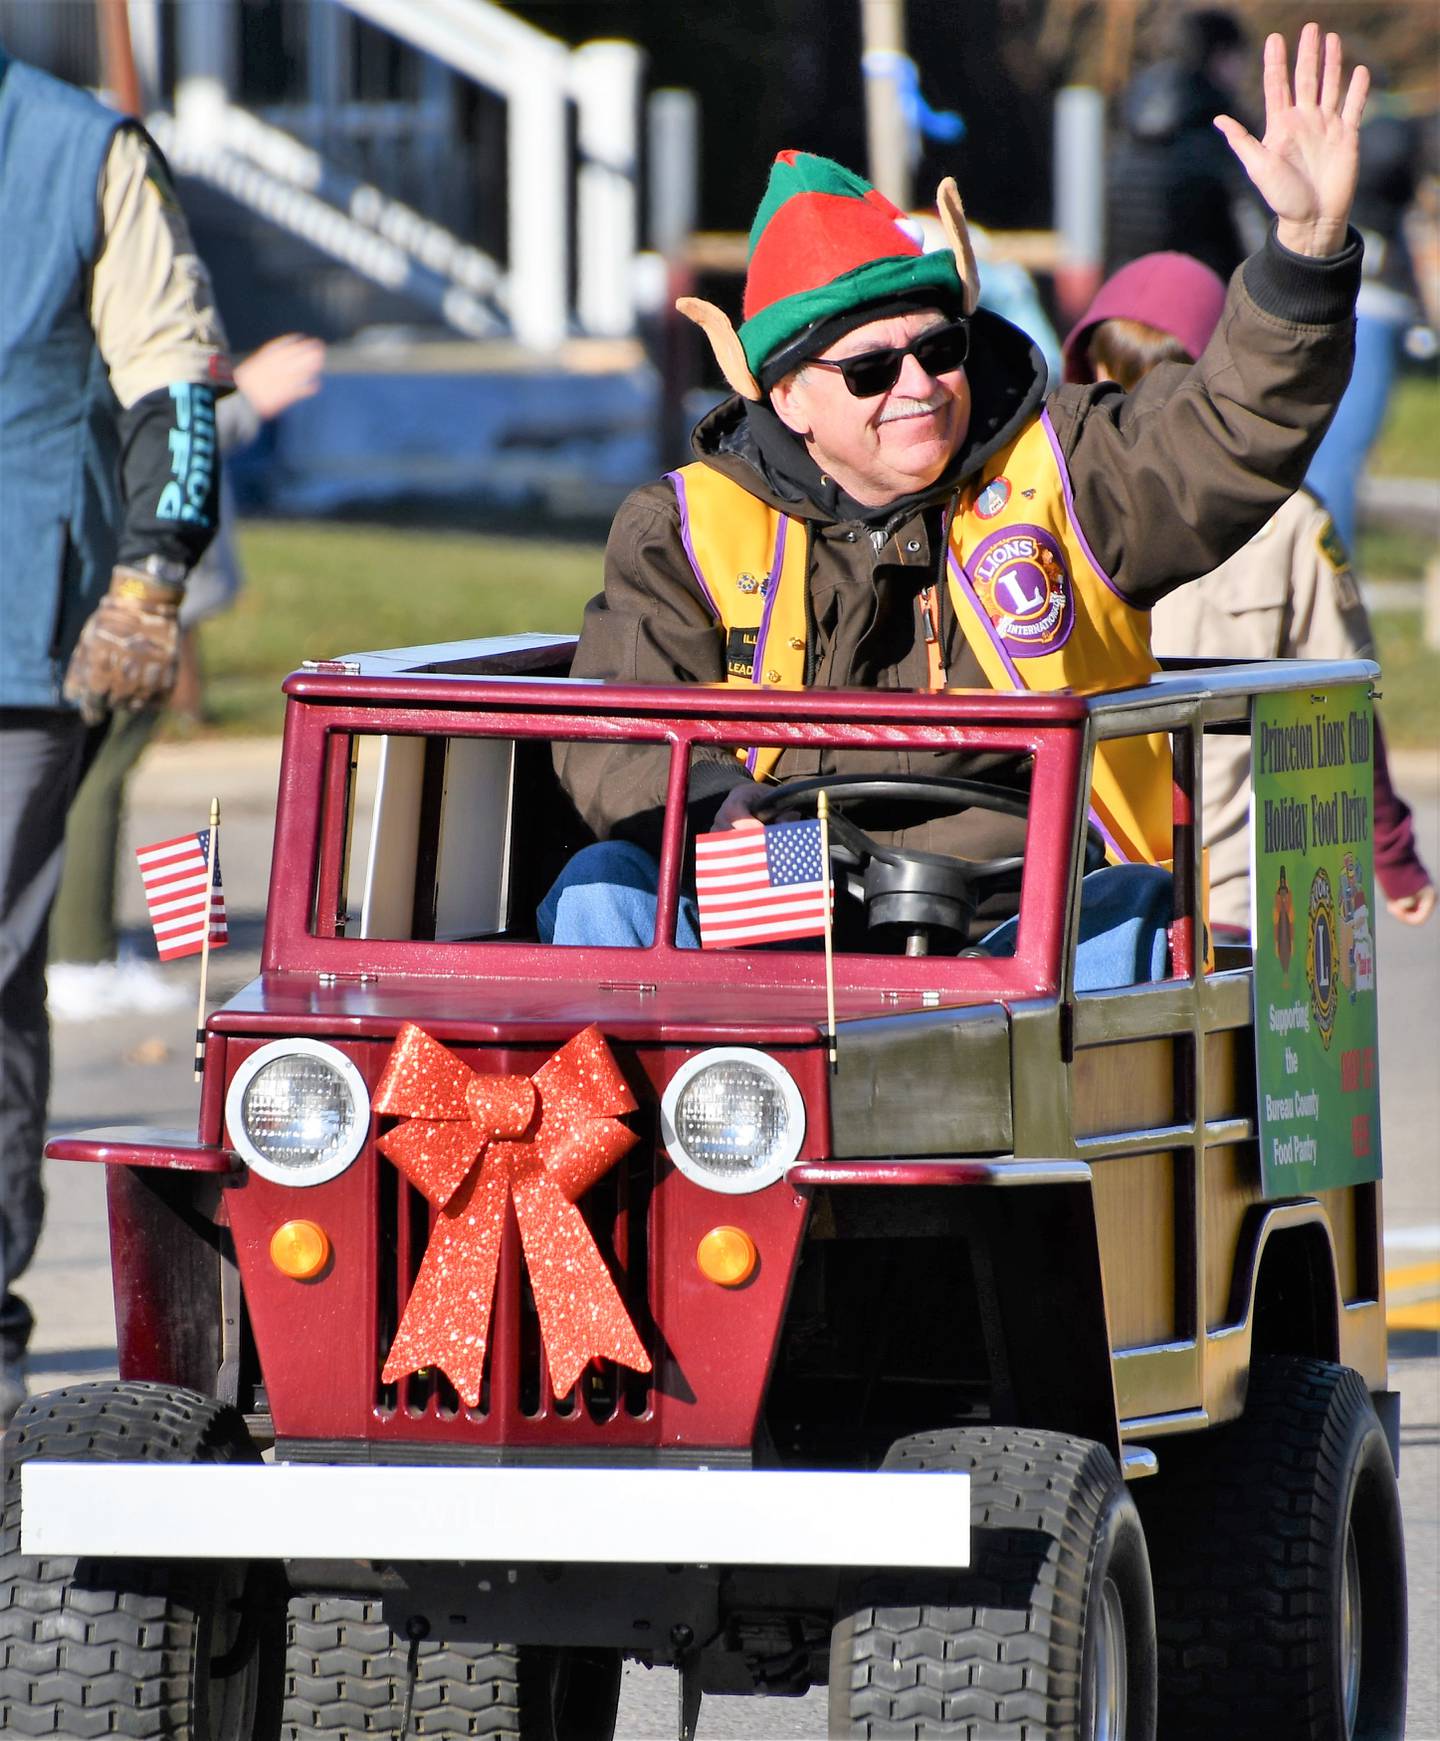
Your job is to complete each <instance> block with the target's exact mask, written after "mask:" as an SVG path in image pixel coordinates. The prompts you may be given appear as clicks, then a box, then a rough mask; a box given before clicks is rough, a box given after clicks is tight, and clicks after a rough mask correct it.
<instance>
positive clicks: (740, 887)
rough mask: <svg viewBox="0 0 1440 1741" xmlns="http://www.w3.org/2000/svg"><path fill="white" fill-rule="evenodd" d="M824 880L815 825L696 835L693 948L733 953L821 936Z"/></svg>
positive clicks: (744, 827)
mask: <svg viewBox="0 0 1440 1741" xmlns="http://www.w3.org/2000/svg"><path fill="white" fill-rule="evenodd" d="M823 873H824V867H823V866H822V864H821V862H820V824H819V823H818V822H780V823H777V824H776V825H775V826H774V827H773V828H763V827H761V825H760V824H759V823H756V822H751V823H748V824H742V825H741V826H740V827H739V828H728V829H724V830H722V831H721V832H720V833H718V834H701V835H697V836H696V839H695V895H696V904H697V906H698V907H699V910H700V947H701V948H702V949H734V948H737V947H738V946H740V945H742V944H746V943H773V942H775V941H776V940H777V939H780V938H786V937H819V936H822V935H823V934H824V931H825V883H824V874H823ZM831 899H832V902H833V899H834V897H833V895H832V897H831Z"/></svg>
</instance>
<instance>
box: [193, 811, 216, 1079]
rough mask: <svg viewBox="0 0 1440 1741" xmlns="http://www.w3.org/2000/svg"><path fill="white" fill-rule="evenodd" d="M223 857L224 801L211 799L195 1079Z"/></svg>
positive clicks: (201, 1055)
mask: <svg viewBox="0 0 1440 1741" xmlns="http://www.w3.org/2000/svg"><path fill="white" fill-rule="evenodd" d="M219 856H220V800H219V799H218V798H212V799H211V800H210V839H209V840H208V842H207V843H206V852H205V929H204V931H203V932H202V933H201V939H200V1001H199V1004H198V1005H197V1007H196V1010H195V1080H196V1081H197V1082H199V1081H200V1079H201V1078H202V1077H203V1076H204V1074H205V981H206V979H207V978H208V977H209V973H210V908H211V906H212V904H213V903H214V900H215V861H216V859H217V858H219Z"/></svg>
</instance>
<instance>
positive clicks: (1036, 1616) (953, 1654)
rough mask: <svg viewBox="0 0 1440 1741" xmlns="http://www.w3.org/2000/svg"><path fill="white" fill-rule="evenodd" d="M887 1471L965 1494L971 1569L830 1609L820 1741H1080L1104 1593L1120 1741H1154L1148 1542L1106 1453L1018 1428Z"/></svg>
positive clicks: (895, 1451) (907, 1582)
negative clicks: (950, 1475)
mask: <svg viewBox="0 0 1440 1741" xmlns="http://www.w3.org/2000/svg"><path fill="white" fill-rule="evenodd" d="M884 1467H885V1468H886V1469H956V1470H965V1471H967V1472H968V1473H969V1475H970V1478H971V1488H970V1525H971V1555H970V1565H969V1567H968V1568H967V1569H966V1570H964V1571H963V1572H954V1573H936V1574H932V1573H927V1572H918V1571H917V1572H911V1573H886V1574H881V1575H876V1576H873V1577H868V1578H865V1579H863V1580H861V1581H860V1582H859V1583H857V1584H856V1585H855V1586H854V1587H853V1589H851V1590H849V1591H847V1592H846V1595H845V1596H844V1598H842V1602H841V1608H840V1613H839V1617H838V1619H837V1622H836V1625H835V1629H834V1632H833V1634H832V1640H831V1648H830V1734H831V1735H832V1736H864V1737H867V1738H868V1741H900V1738H901V1737H903V1738H905V1741H914V1738H916V1737H946V1738H951V1737H955V1738H959V1737H963V1738H965V1741H1031V1738H1034V1741H1039V1738H1040V1737H1047V1738H1052V1741H1080V1738H1081V1737H1084V1736H1086V1735H1088V1734H1090V1733H1091V1732H1092V1729H1091V1710H1090V1705H1091V1701H1092V1700H1093V1698H1094V1688H1095V1672H1096V1671H1095V1658H1096V1650H1097V1644H1098V1638H1099V1626H1100V1621H1099V1613H1100V1608H1101V1599H1100V1593H1101V1591H1102V1590H1103V1588H1104V1586H1105V1583H1106V1581H1107V1580H1108V1581H1109V1582H1110V1585H1111V1587H1112V1589H1113V1590H1114V1592H1115V1593H1116V1595H1117V1596H1118V1599H1119V1607H1120V1609H1121V1611H1122V1615H1123V1630H1124V1635H1125V1645H1126V1676H1125V1679H1126V1690H1127V1707H1126V1723H1125V1729H1124V1738H1125V1741H1153V1737H1154V1734H1155V1621H1154V1611H1153V1606H1152V1601H1151V1594H1150V1570H1149V1562H1148V1559H1147V1556H1146V1551H1145V1537H1144V1532H1143V1530H1142V1528H1141V1524H1140V1519H1139V1516H1138V1514H1137V1512H1136V1510H1135V1505H1134V1502H1133V1501H1132V1499H1131V1498H1130V1495H1129V1493H1128V1492H1127V1490H1126V1487H1125V1483H1124V1482H1123V1481H1122V1480H1121V1478H1120V1473H1119V1471H1118V1470H1117V1469H1116V1467H1115V1460H1114V1458H1113V1457H1111V1455H1110V1453H1109V1452H1108V1451H1106V1450H1105V1449H1104V1447H1103V1446H1101V1445H1097V1444H1094V1443H1092V1442H1091V1441H1090V1440H1088V1439H1072V1438H1068V1437H1066V1436H1065V1435H1063V1434H1061V1433H1046V1432H1031V1431H1028V1430H1022V1429H1020V1428H1016V1427H993V1428H967V1429H963V1430H957V1431H953V1432H944V1433H922V1434H917V1435H915V1436H914V1437H912V1438H907V1439H901V1440H900V1441H899V1442H898V1443H897V1444H896V1445H894V1446H892V1448H891V1450H890V1452H889V1454H888V1455H887V1457H886V1459H885V1463H884Z"/></svg>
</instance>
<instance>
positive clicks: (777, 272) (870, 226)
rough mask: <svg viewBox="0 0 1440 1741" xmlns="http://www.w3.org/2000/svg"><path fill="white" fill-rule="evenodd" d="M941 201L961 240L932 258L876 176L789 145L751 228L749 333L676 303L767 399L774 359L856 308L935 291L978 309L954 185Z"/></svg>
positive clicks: (685, 301)
mask: <svg viewBox="0 0 1440 1741" xmlns="http://www.w3.org/2000/svg"><path fill="white" fill-rule="evenodd" d="M937 204H938V206H939V210H940V217H941V221H942V223H943V224H944V226H945V231H946V235H947V237H948V239H949V241H950V244H951V246H950V249H949V250H945V249H940V250H937V251H936V252H933V253H929V254H927V253H926V252H925V250H924V248H923V246H922V243H921V237H920V228H919V225H918V224H916V223H915V222H914V221H913V220H912V219H910V218H908V217H906V215H905V214H904V213H903V212H902V211H900V210H899V208H898V207H896V206H894V205H892V204H891V203H890V201H889V200H888V199H886V198H885V196H884V194H882V193H881V192H880V191H879V190H878V189H877V188H874V187H872V186H871V185H870V183H869V182H868V181H865V180H863V179H862V178H861V177H860V176H858V175H855V174H853V173H852V172H851V171H850V170H848V169H844V168H842V167H841V165H840V164H838V163H834V162H832V161H831V160H830V159H829V158H828V157H817V156H815V155H813V154H812V153H810V152H808V151H782V152H781V153H780V155H779V156H778V157H777V158H776V159H775V162H774V164H773V165H772V167H771V170H770V183H769V186H768V187H767V188H766V190H765V197H764V199H762V200H761V202H760V209H759V210H758V211H757V212H756V214H755V222H754V224H753V225H752V226H751V229H750V257H749V266H748V268H747V271H746V274H745V303H744V313H745V318H744V321H743V322H742V324H741V326H740V329H739V332H738V333H736V331H735V329H734V328H733V327H732V326H731V325H730V322H729V320H728V319H727V317H726V316H725V315H724V313H723V312H722V311H721V310H720V309H718V308H715V307H714V306H713V305H711V304H709V303H702V302H700V301H698V300H697V299H696V298H693V297H685V298H682V299H681V301H680V302H679V303H678V304H677V305H676V306H677V307H678V308H679V309H680V311H681V312H682V313H683V314H686V315H688V316H689V317H690V318H691V319H692V320H694V321H695V322H696V323H697V324H698V325H700V326H702V327H703V328H704V329H705V332H706V335H707V336H708V337H709V339H710V342H711V345H712V346H713V348H714V350H715V354H716V357H717V359H718V360H719V362H720V365H721V368H722V369H723V370H724V372H725V375H726V378H727V380H728V381H729V382H730V384H731V386H732V387H734V388H735V390H736V391H737V392H739V393H741V394H742V395H744V396H745V397H747V398H751V399H758V398H759V397H760V389H759V387H758V385H757V384H756V382H757V378H758V377H759V375H760V373H761V369H762V366H763V365H764V364H765V362H766V361H767V359H769V358H772V357H774V356H775V354H776V352H778V351H780V350H782V349H783V348H784V347H785V346H786V345H788V344H790V343H792V341H794V340H795V339H797V338H798V337H799V336H800V335H801V334H802V333H804V332H807V331H809V330H811V329H812V328H813V329H817V331H818V330H825V331H829V332H830V334H831V338H833V337H834V336H837V335H835V334H834V332H833V323H834V322H835V321H836V320H838V319H840V318H842V317H843V316H845V315H847V314H849V313H851V312H852V311H855V312H859V311H862V310H864V309H866V308H869V307H872V306H874V305H876V304H885V303H894V302H896V301H899V300H901V299H903V298H906V297H909V296H912V295H916V294H917V293H918V294H920V295H924V294H925V293H926V292H931V293H933V294H934V295H935V297H936V298H937V300H940V301H942V302H947V303H948V302H952V301H953V302H958V303H959V304H960V305H961V306H962V307H963V308H964V309H965V310H966V312H967V313H968V312H970V311H972V310H973V309H974V307H975V302H976V299H977V295H978V290H979V280H978V275H977V273H976V270H975V257H974V254H973V253H972V252H971V249H970V240H969V235H968V232H967V230H966V226H965V214H964V209H963V208H962V206H961V204H960V196H959V193H958V192H957V190H956V188H955V183H954V182H953V181H950V180H948V179H947V180H946V181H945V182H943V183H942V184H941V187H940V192H939V196H938V199H937ZM831 338H827V339H826V341H825V342H827V343H828V342H831Z"/></svg>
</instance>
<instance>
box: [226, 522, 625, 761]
mask: <svg viewBox="0 0 1440 1741" xmlns="http://www.w3.org/2000/svg"><path fill="white" fill-rule="evenodd" d="M238 542H239V546H240V558H241V561H242V563H243V565H244V569H245V587H244V589H243V591H242V592H241V594H240V598H239V601H238V602H237V604H236V606H235V608H234V609H233V610H231V611H229V612H227V613H226V614H225V615H224V616H221V617H217V618H215V619H214V620H213V621H212V622H209V623H206V624H205V625H204V626H203V627H202V629H201V631H200V657H201V661H202V664H203V668H204V672H205V709H206V713H207V715H208V716H209V718H210V720H211V721H212V722H213V726H214V728H215V729H216V730H219V731H222V732H227V733H231V734H237V735H238V734H252V733H265V732H276V731H279V729H280V725H281V720H282V717H283V714H284V697H283V696H282V695H281V693H280V682H281V679H282V678H283V677H284V676H285V675H286V673H287V672H289V671H293V670H294V669H295V667H296V666H297V665H298V664H299V663H300V662H301V660H302V659H323V658H329V657H331V656H333V655H335V654H339V653H354V652H360V651H365V650H367V649H371V648H376V647H406V646H413V645H416V644H418V643H424V642H427V641H460V640H471V639H474V638H475V637H477V636H481V635H508V634H514V633H516V632H517V631H519V630H523V629H555V630H562V631H567V632H574V631H576V630H578V629H579V626H580V616H581V612H582V610H583V609H584V606H585V601H586V600H587V599H588V598H590V597H591V596H592V595H593V594H594V593H596V592H598V591H599V590H600V582H601V558H602V549H601V546H600V545H598V544H562V543H542V542H540V541H538V540H530V539H525V538H514V537H493V536H490V535H488V534H481V533H474V532H432V531H428V530H411V529H405V528H395V527H389V526H357V525H351V524H345V525H324V524H317V523H314V522H301V521H292V522H281V521H266V522H263V523H259V522H255V523H250V524H246V525H242V526H241V527H240V529H239V537H238Z"/></svg>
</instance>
